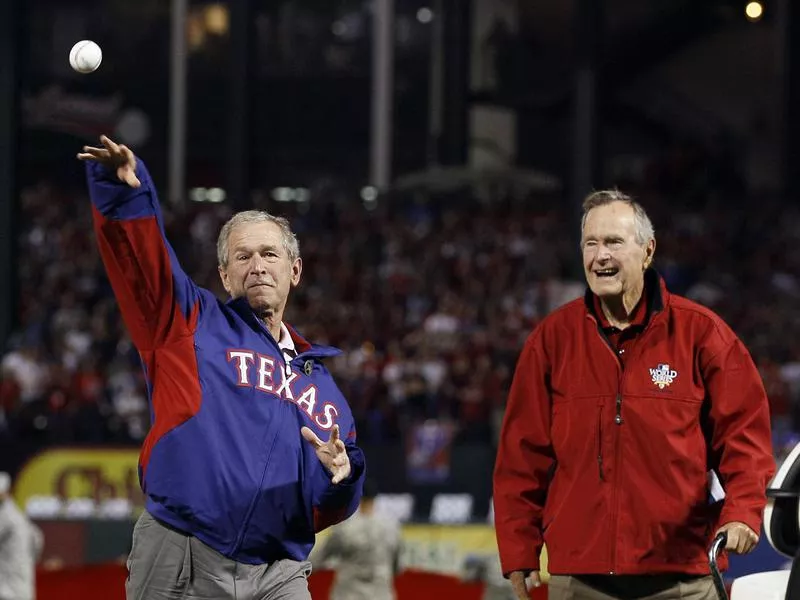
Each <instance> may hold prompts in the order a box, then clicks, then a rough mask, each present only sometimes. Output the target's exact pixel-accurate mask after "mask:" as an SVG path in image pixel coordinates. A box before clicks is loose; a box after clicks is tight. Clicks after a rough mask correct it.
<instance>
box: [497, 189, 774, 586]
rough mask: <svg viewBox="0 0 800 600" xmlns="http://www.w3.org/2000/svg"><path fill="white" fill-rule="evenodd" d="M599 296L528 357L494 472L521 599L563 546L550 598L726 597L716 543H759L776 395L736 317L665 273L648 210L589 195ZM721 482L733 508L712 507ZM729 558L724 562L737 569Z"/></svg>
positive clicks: (589, 275)
mask: <svg viewBox="0 0 800 600" xmlns="http://www.w3.org/2000/svg"><path fill="white" fill-rule="evenodd" d="M581 229H582V235H581V247H582V250H583V265H584V270H585V273H586V279H587V282H588V284H589V290H587V293H586V296H585V298H583V299H580V300H575V301H573V302H570V303H568V304H566V305H565V306H563V307H561V308H559V309H558V310H556V311H554V312H553V313H552V314H550V315H548V317H547V318H545V319H544V320H543V321H542V322H541V323H540V324H539V326H538V327H536V329H535V330H534V331H533V332H532V333H531V335H530V336H529V337H528V339H527V341H526V343H525V346H524V348H523V350H522V354H521V355H520V357H519V361H518V363H517V368H516V373H515V375H514V381H513V384H512V386H511V392H510V395H509V399H508V407H507V409H506V414H505V419H504V422H503V430H502V434H501V441H500V446H499V450H498V456H497V464H496V466H495V472H494V507H495V528H496V531H497V542H498V547H499V551H500V559H501V563H502V567H503V573H504V574H505V575H506V576H508V577H509V578H510V579H511V583H512V585H513V587H514V589H515V592H516V594H517V596H518V598H520V599H522V598H527V597H528V596H527V593H526V591H525V578H526V576H530V577H531V579H532V580H533V583H534V584H536V583H537V582H538V570H539V553H540V551H541V549H542V545H543V543H546V544H547V555H548V566H549V571H550V573H551V580H550V584H549V590H548V591H549V598H550V600H559V599H567V598H569V599H572V600H580V599H586V600H616V599H627V598H648V599H649V598H658V599H659V600H670V599H673V598H674V599H676V600H677V599H679V598H691V599H692V600H705V599H716V596H715V593H714V588H713V584H712V581H711V578H710V577H709V575H708V573H709V569H708V562H707V555H706V553H707V549H708V546H709V544H710V542H711V540H712V539H713V537H714V535H715V534H716V533H717V532H719V531H727V533H728V543H727V549H728V550H730V551H733V552H737V553H746V552H750V551H751V550H752V549H753V548H754V547H755V545H756V543H757V542H758V533H759V531H760V528H761V511H762V509H763V507H764V505H765V503H766V498H765V490H766V487H767V483H768V481H769V479H770V478H771V477H772V475H773V473H774V470H775V463H774V458H773V455H772V447H771V435H770V423H769V408H768V404H767V397H766V393H765V392H764V387H763V385H762V383H761V380H760V378H759V375H758V372H757V370H756V367H755V365H754V364H753V361H752V359H751V358H750V355H749V353H748V352H747V349H746V348H745V347H744V345H743V344H742V342H741V341H740V340H739V339H738V338H737V337H736V335H735V334H734V333H733V331H731V329H730V328H729V327H728V326H727V325H726V324H725V323H724V322H723V321H722V319H721V318H720V317H719V316H717V315H716V314H714V313H713V312H712V311H710V310H708V309H707V308H704V307H702V306H700V305H698V304H695V303H693V302H691V301H689V300H687V299H685V298H682V297H680V296H676V295H673V294H670V293H669V292H668V291H667V289H666V287H665V285H664V282H663V281H662V280H661V278H660V277H659V276H658V274H657V273H656V271H655V270H653V269H652V268H651V264H652V261H653V254H654V251H655V247H656V243H655V237H654V233H653V226H652V224H651V222H650V219H649V218H648V216H647V214H646V213H645V211H644V210H643V209H642V207H641V206H640V205H639V204H638V203H636V202H634V201H633V200H632V199H631V198H630V197H628V196H626V195H624V194H622V193H620V192H618V191H603V192H596V193H594V194H592V195H590V196H589V197H588V198H587V199H586V201H585V202H584V216H583V221H582V224H581ZM712 471H713V472H714V473H717V474H718V475H719V478H720V480H721V482H722V484H723V487H724V491H725V498H724V501H719V502H714V501H712V500H711V499H710V493H709V492H710V487H709V485H710V484H709V480H710V477H709V474H710V473H711V472H712ZM725 562H726V561H725V558H724V557H723V559H722V560H721V566H723V567H724V566H725Z"/></svg>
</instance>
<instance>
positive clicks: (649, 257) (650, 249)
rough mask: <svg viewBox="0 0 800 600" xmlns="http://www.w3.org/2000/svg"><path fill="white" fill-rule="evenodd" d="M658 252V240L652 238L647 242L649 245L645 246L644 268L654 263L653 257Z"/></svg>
mask: <svg viewBox="0 0 800 600" xmlns="http://www.w3.org/2000/svg"><path fill="white" fill-rule="evenodd" d="M655 253H656V241H655V240H654V239H651V240H650V241H649V242H647V246H645V248H644V268H645V269H647V268H648V267H649V266H650V265H652V264H653V257H654V256H655Z"/></svg>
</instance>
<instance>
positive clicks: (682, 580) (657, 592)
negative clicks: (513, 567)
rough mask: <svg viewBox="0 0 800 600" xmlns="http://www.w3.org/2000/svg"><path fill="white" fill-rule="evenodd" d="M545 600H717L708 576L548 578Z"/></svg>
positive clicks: (556, 576) (563, 576)
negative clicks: (546, 599)
mask: <svg viewBox="0 0 800 600" xmlns="http://www.w3.org/2000/svg"><path fill="white" fill-rule="evenodd" d="M547 598H548V600H718V598H717V592H716V589H715V588H714V582H713V580H712V579H711V577H710V576H709V577H685V576H684V577H681V576H670V575H642V576H634V575H619V576H613V577H612V576H604V575H600V576H584V577H570V576H568V575H551V576H550V582H549V583H548V584H547Z"/></svg>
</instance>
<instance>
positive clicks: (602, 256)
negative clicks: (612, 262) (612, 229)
mask: <svg viewBox="0 0 800 600" xmlns="http://www.w3.org/2000/svg"><path fill="white" fill-rule="evenodd" d="M596 258H597V260H598V261H601V262H605V261H607V260H608V259H610V258H611V250H609V249H608V246H604V245H603V244H600V245H599V246H598V247H597V255H596Z"/></svg>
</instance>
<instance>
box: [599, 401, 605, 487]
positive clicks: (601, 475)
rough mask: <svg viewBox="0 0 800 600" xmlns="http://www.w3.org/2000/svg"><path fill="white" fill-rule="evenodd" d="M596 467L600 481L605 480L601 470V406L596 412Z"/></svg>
mask: <svg viewBox="0 0 800 600" xmlns="http://www.w3.org/2000/svg"><path fill="white" fill-rule="evenodd" d="M597 469H598V471H599V473H600V481H605V480H606V475H605V473H604V472H603V407H602V406H601V407H600V410H599V412H598V413H597Z"/></svg>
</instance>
